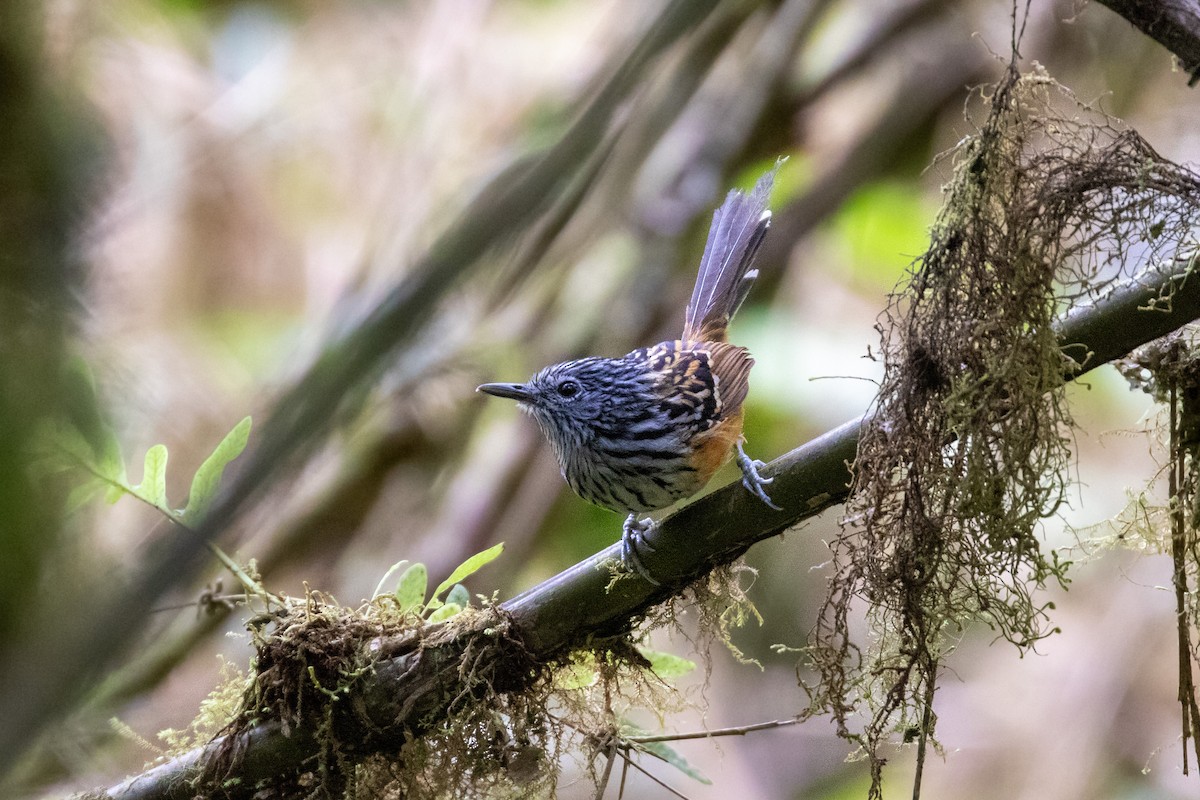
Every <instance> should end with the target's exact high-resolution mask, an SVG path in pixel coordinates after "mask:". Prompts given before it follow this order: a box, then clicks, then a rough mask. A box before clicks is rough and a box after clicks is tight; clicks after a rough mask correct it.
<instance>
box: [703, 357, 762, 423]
mask: <svg viewBox="0 0 1200 800" xmlns="http://www.w3.org/2000/svg"><path fill="white" fill-rule="evenodd" d="M753 366H754V359H753V358H752V357H751V356H750V351H749V350H747V349H746V348H744V347H738V346H737V345H733V344H728V343H726V342H713V343H712V344H710V346H709V362H708V368H709V370H711V372H712V374H713V377H715V378H716V384H717V398H718V399H719V400H720V403H721V407H720V412H721V416H733V415H734V414H738V413H740V412H741V408H742V403H743V402H745V400H746V395H747V394H748V393H749V391H750V368H751V367H753Z"/></svg>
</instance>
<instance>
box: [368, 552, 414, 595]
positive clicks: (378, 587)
mask: <svg viewBox="0 0 1200 800" xmlns="http://www.w3.org/2000/svg"><path fill="white" fill-rule="evenodd" d="M406 564H408V559H407V558H402V559H400V560H399V561H397V562H396V563H395V564H392V565H391V566H390V567H388V571H387V572H385V573H383V577H382V578H380V579H379V583H377V584H375V591H374V592H372V593H371V599H372V600H374V599H375V598H376V597H379V595H381V594H383V587H384V584H386V583H387V582H388V581H389V580H390V579H391V577H392V576H393V575H395V574H396V573H397V572H399V571H400V570H402V569H404V566H405V565H406Z"/></svg>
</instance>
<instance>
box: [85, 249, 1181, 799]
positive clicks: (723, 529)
mask: <svg viewBox="0 0 1200 800" xmlns="http://www.w3.org/2000/svg"><path fill="white" fill-rule="evenodd" d="M1189 273H1190V270H1189V269H1187V268H1185V267H1182V266H1181V265H1179V264H1173V265H1171V267H1170V268H1163V269H1159V270H1152V271H1148V272H1147V273H1144V274H1142V275H1141V276H1138V277H1136V278H1134V279H1131V280H1129V281H1126V282H1124V283H1121V284H1119V285H1117V286H1116V287H1115V288H1114V289H1113V291H1111V292H1110V293H1109V294H1108V295H1106V296H1105V297H1103V298H1101V299H1099V300H1097V301H1096V302H1095V303H1093V304H1091V305H1088V306H1083V307H1080V308H1078V309H1076V310H1075V311H1073V312H1072V313H1071V314H1069V315H1068V316H1067V317H1066V318H1065V319H1064V320H1063V321H1062V323H1061V325H1060V326H1059V341H1060V343H1061V345H1062V347H1063V348H1064V352H1065V353H1066V354H1067V355H1068V356H1069V357H1070V358H1071V359H1073V360H1074V363H1073V364H1072V366H1071V368H1070V369H1069V370H1068V372H1067V375H1066V377H1072V376H1074V375H1077V374H1081V373H1083V372H1087V371H1089V370H1091V369H1094V368H1095V367H1097V366H1100V365H1101V364H1104V363H1106V362H1108V361H1110V360H1112V359H1114V358H1117V357H1120V356H1122V355H1124V354H1125V353H1127V352H1129V351H1130V350H1132V349H1134V348H1136V347H1138V346H1140V345H1142V344H1145V343H1146V342H1149V341H1151V340H1153V339H1155V338H1157V337H1159V336H1162V335H1164V334H1166V333H1168V332H1170V331H1172V330H1174V329H1176V328H1178V327H1179V326H1181V325H1183V324H1186V323H1187V322H1190V321H1192V320H1194V319H1196V318H1198V317H1200V281H1196V280H1194V279H1192V280H1187V278H1188V277H1189ZM1165 297H1169V298H1170V300H1169V302H1164V298H1165ZM861 425H862V420H853V421H851V422H848V423H846V424H845V425H842V426H841V427H840V428H837V429H835V430H833V431H830V432H829V433H827V434H825V435H824V436H821V437H820V438H818V439H815V440H814V441H811V442H809V443H807V444H805V445H803V446H801V447H798V448H796V449H795V450H793V451H792V452H790V453H788V454H787V455H785V456H783V457H782V458H779V459H777V460H775V461H773V462H772V463H771V464H770V465H768V467H767V469H766V472H767V474H769V475H772V476H773V477H774V478H775V483H774V484H773V485H772V496H773V497H774V498H775V500H776V501H777V502H779V503H780V504H781V505H783V506H784V508H785V509H787V510H786V511H784V512H776V511H772V510H771V509H769V508H767V507H766V506H765V505H763V504H762V503H760V502H759V501H758V500H757V499H756V498H754V497H752V496H751V495H749V494H748V493H747V492H746V491H745V490H743V489H742V488H741V486H740V485H739V484H731V485H730V486H727V487H725V488H723V489H721V490H719V491H717V492H714V493H713V494H711V495H708V496H706V497H704V498H702V499H701V500H698V501H697V502H695V503H692V504H691V505H689V506H687V507H685V508H683V509H681V510H680V511H678V512H676V513H675V514H672V515H671V516H669V517H667V518H666V519H665V520H663V522H662V523H661V526H660V527H659V528H658V529H656V530H655V531H654V533H653V534H652V535H651V537H650V539H651V544H652V545H653V546H654V547H655V548H657V551H656V552H653V553H650V552H649V551H648V550H647V554H646V555H645V556H644V561H645V563H646V566H647V567H648V568H649V569H650V570H651V571H652V572H653V573H654V574H655V575H656V576H657V577H658V578H659V579H660V580H662V581H663V582H664V584H666V585H664V586H651V585H650V584H649V583H648V582H646V581H643V580H640V579H638V578H634V577H629V578H624V579H620V580H616V581H613V580H612V572H611V570H610V568H609V562H610V561H613V560H616V559H619V557H620V556H619V550H620V548H619V545H613V546H612V547H609V548H607V549H605V550H603V551H601V552H600V553H597V554H596V555H594V556H592V557H591V558H589V559H587V560H585V561H583V562H581V563H579V564H577V565H575V566H574V567H571V568H570V569H568V570H566V571H565V572H563V573H561V574H559V575H558V576H556V577H554V578H551V579H550V580H548V581H545V582H543V583H542V584H540V585H538V586H536V587H534V588H532V589H530V590H529V591H527V592H524V593H523V594H521V595H519V596H517V597H515V598H513V599H512V600H510V601H508V602H506V603H504V604H503V605H501V606H500V607H499V609H498V610H497V611H496V612H494V613H493V614H485V615H484V616H483V619H481V620H480V621H479V622H478V624H475V625H472V626H470V627H469V628H466V627H464V628H458V629H451V628H442V629H440V630H438V631H436V632H433V633H427V634H425V635H424V636H422V637H419V640H418V637H416V636H413V635H408V636H405V637H402V638H400V639H397V640H393V641H390V642H387V643H386V644H385V648H384V652H386V653H388V654H389V656H391V657H389V658H387V659H386V660H384V661H382V662H380V663H379V664H378V665H377V666H376V670H375V672H374V674H373V676H372V677H370V678H368V679H367V681H366V683H365V684H364V685H363V693H362V695H361V696H359V697H357V698H355V699H354V701H353V705H354V706H355V707H356V709H357V711H358V713H359V714H360V715H362V716H365V718H366V719H367V720H369V721H370V725H366V724H360V725H357V726H355V727H354V730H357V731H359V735H364V734H363V731H366V730H371V731H372V732H373V734H372V736H371V738H370V740H369V741H361V742H355V743H352V742H349V741H347V740H345V739H341V740H340V741H339V747H340V748H344V749H343V750H342V752H344V753H347V754H349V753H350V752H354V753H356V754H357V755H363V754H365V753H367V752H370V751H372V750H375V751H378V750H382V749H384V748H394V747H396V746H398V745H400V744H402V743H403V742H404V741H405V740H406V739H408V738H411V737H419V736H422V735H423V734H425V733H427V732H428V731H429V730H431V728H432V727H434V726H437V725H438V724H439V722H440V721H441V720H442V719H443V718H444V716H445V714H446V713H447V712H448V709H449V708H450V705H451V704H452V703H453V702H454V699H455V698H457V697H461V694H462V693H463V692H470V691H472V687H470V686H464V685H463V684H462V683H461V681H462V677H461V676H462V675H463V673H462V672H461V671H460V670H459V669H458V668H457V667H456V664H457V663H458V660H459V658H460V657H461V656H462V654H463V653H464V652H466V651H468V649H470V648H472V647H476V648H479V649H480V650H481V651H482V652H488V653H491V654H494V656H495V658H496V659H498V660H500V661H502V662H504V663H501V664H497V665H495V668H494V669H489V670H488V674H497V675H505V676H509V678H510V680H509V682H508V683H506V685H505V687H504V690H506V691H520V690H521V689H522V688H523V687H522V686H521V681H522V680H533V679H534V676H535V675H536V674H537V671H536V670H533V669H530V668H529V664H530V660H531V659H532V660H533V661H534V662H536V663H544V662H546V661H547V660H550V659H552V658H554V657H556V656H559V655H562V654H563V653H565V652H567V651H569V650H570V649H572V648H576V647H583V646H588V645H590V646H595V644H596V640H597V639H598V638H603V637H605V636H611V635H615V634H619V633H621V632H624V631H627V630H629V629H630V628H631V627H632V625H633V624H634V620H636V619H638V618H640V617H641V615H643V614H645V613H646V612H647V611H648V610H649V609H650V608H651V607H652V606H654V605H656V604H658V603H660V602H663V601H664V600H666V599H668V598H669V597H671V596H673V595H675V594H677V593H679V592H681V591H682V590H683V589H684V588H685V587H686V586H687V585H688V584H690V583H691V582H692V581H694V580H696V579H697V578H699V577H701V576H703V575H704V574H706V573H707V572H708V571H709V570H711V569H712V568H713V567H715V566H718V565H720V564H725V563H729V562H730V561H732V560H733V559H735V558H737V556H739V555H740V554H741V553H743V552H745V551H746V550H747V549H748V548H749V547H750V546H751V545H753V544H754V543H755V542H758V541H760V540H762V539H765V538H768V537H771V536H774V535H777V534H779V533H781V532H783V531H784V530H786V529H788V528H790V527H792V526H794V525H796V524H797V523H799V522H802V521H803V520H805V519H808V518H810V517H812V516H815V515H816V514H818V513H820V512H821V511H823V510H824V509H826V508H829V507H830V506H832V505H835V504H837V503H839V502H841V501H842V500H844V499H845V497H846V495H847V491H848V489H847V484H848V481H849V472H848V469H847V465H848V464H849V463H850V462H851V460H852V459H853V458H854V454H855V448H856V445H857V440H858V433H859V430H860V427H861ZM610 584H611V585H610ZM522 676H524V677H522ZM372 726H374V727H372ZM351 745H356V746H354V747H352V746H351ZM315 748H316V743H315V742H314V740H313V736H312V734H311V733H306V732H303V731H293V734H292V736H291V738H289V737H287V736H284V735H283V734H282V733H281V732H280V730H279V728H278V726H277V725H275V724H264V725H260V726H258V727H256V728H252V729H251V730H249V731H247V732H246V733H243V734H239V735H237V736H236V738H235V739H232V740H231V739H227V738H224V739H218V740H216V741H214V742H212V743H210V744H209V745H207V746H206V747H204V748H201V749H198V750H195V751H192V752H190V753H188V754H186V755H184V756H181V757H179V758H177V759H175V760H173V761H170V762H168V763H166V764H163V765H161V766H159V767H156V768H155V769H153V770H150V771H149V772H146V773H144V774H142V775H139V776H137V777H135V778H132V779H130V780H128V781H126V782H124V783H122V784H120V785H118V786H114V787H112V788H110V789H108V790H107V791H100V792H95V793H92V794H89V795H88V797H89V798H113V799H114V800H115V799H116V798H120V800H134V799H135V798H137V799H138V800H152V799H153V798H184V797H191V796H193V795H195V794H196V793H197V792H198V791H199V790H200V789H201V788H202V787H200V786H197V785H196V784H194V783H192V781H196V780H198V779H199V780H203V778H204V775H205V774H206V773H205V766H206V765H207V764H209V763H210V762H211V761H213V760H214V759H217V758H219V757H220V756H221V754H223V753H225V754H227V753H229V752H231V751H232V752H235V753H236V754H237V756H238V758H237V761H236V764H235V767H234V774H233V775H231V776H230V777H236V778H237V780H235V781H229V782H226V783H225V784H223V786H222V791H223V792H225V793H226V795H227V796H229V797H248V796H249V795H250V793H251V792H252V791H253V787H254V786H255V783H256V781H257V780H260V779H269V778H270V777H271V776H273V775H278V774H284V773H289V772H294V771H295V770H296V769H298V768H299V767H300V765H301V764H302V763H304V761H305V760H306V759H307V758H309V757H311V756H312V755H313V754H314V753H315Z"/></svg>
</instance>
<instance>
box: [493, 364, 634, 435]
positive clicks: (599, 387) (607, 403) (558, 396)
mask: <svg viewBox="0 0 1200 800" xmlns="http://www.w3.org/2000/svg"><path fill="white" fill-rule="evenodd" d="M619 365H620V361H619V360H618V359H611V358H583V359H579V360H578V361H564V362H563V363H561V364H554V365H553V366H549V367H546V368H545V369H542V370H541V371H539V372H538V373H537V374H536V375H534V376H533V377H532V378H530V379H529V380H528V381H526V382H525V383H485V384H483V385H482V386H480V387H479V388H478V389H477V390H476V391H480V392H484V393H485V394H490V395H493V396H495V397H507V398H509V399H510V400H516V401H517V403H518V405H519V407H520V408H521V410H522V411H525V412H526V413H528V414H530V415H532V416H533V418H534V419H536V420H537V422H538V425H539V427H541V429H542V431H543V432H544V433H545V434H546V437H547V438H548V439H550V441H551V442H552V443H554V444H555V445H556V446H569V445H571V444H579V443H581V442H584V441H587V440H588V439H590V438H591V431H592V429H593V427H594V426H595V425H597V424H599V423H602V421H603V420H604V418H605V416H606V414H608V413H609V410H610V409H611V408H612V406H613V403H614V398H615V397H617V396H618V395H617V394H615V392H616V391H617V387H619V386H620V384H621V383H622V378H623V377H624V375H623V372H624V371H625V370H622V369H620V368H619Z"/></svg>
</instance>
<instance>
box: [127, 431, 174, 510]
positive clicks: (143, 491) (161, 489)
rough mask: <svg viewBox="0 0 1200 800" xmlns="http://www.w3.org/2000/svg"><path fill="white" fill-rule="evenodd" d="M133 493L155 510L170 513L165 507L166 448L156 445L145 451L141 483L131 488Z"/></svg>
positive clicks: (167, 507) (168, 507)
mask: <svg viewBox="0 0 1200 800" xmlns="http://www.w3.org/2000/svg"><path fill="white" fill-rule="evenodd" d="M133 493H134V494H135V495H137V496H138V497H140V498H142V499H143V500H145V501H146V502H147V503H149V504H150V505H152V506H154V507H155V508H160V509H162V510H163V511H166V512H167V513H170V506H168V505H167V446H166V445H163V444H156V445H154V447H151V448H150V449H149V450H147V451H146V461H145V467H144V468H143V470H142V482H141V483H139V484H138V485H137V486H134V487H133Z"/></svg>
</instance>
